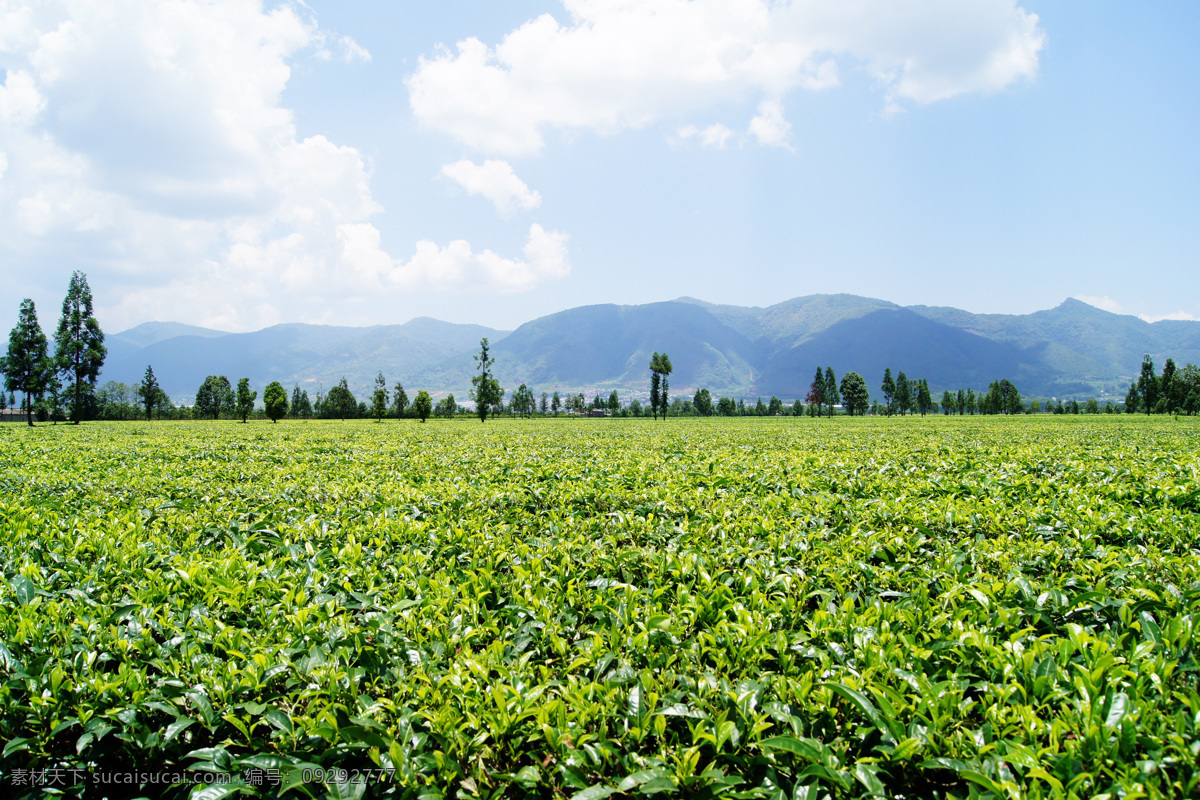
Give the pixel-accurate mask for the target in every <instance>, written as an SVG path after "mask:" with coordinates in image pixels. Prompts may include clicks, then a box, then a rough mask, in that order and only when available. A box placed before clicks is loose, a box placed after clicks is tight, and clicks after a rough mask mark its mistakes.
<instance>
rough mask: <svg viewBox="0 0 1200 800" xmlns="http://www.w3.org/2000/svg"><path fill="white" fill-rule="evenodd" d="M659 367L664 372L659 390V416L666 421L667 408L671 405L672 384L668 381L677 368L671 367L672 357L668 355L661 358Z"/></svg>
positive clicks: (664, 354)
mask: <svg viewBox="0 0 1200 800" xmlns="http://www.w3.org/2000/svg"><path fill="white" fill-rule="evenodd" d="M658 366H659V370H660V371H661V372H662V386H661V387H660V388H659V391H660V392H661V394H660V395H659V398H658V403H659V406H658V408H659V415H660V416H661V417H662V418H663V419H666V418H667V408H668V406H670V405H671V392H670V389H671V384H670V381H669V380H668V377H669V376H670V375H671V373H672V372H674V371H675V368H674V367H673V366H671V357H670V356H668V355H667V354H666V353H663V354H662V357H661V358H660V360H659V362H658Z"/></svg>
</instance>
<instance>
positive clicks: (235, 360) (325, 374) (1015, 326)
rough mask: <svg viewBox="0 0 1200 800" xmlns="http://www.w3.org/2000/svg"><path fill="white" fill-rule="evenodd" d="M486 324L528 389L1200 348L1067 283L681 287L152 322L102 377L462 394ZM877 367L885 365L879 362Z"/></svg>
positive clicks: (1045, 367)
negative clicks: (243, 320)
mask: <svg viewBox="0 0 1200 800" xmlns="http://www.w3.org/2000/svg"><path fill="white" fill-rule="evenodd" d="M484 336H486V337H488V338H489V340H490V341H491V343H492V353H493V355H494V356H495V357H496V366H495V371H496V374H497V376H498V378H499V379H500V381H501V384H502V385H503V386H504V387H505V388H507V389H509V390H510V391H511V390H512V389H515V388H516V387H517V385H518V384H520V383H525V384H527V385H529V386H530V387H531V388H532V389H534V390H535V391H536V392H538V393H540V392H542V391H548V392H551V391H560V392H564V391H566V392H577V391H583V392H585V394H588V395H589V396H590V394H592V393H596V392H599V393H603V394H607V393H608V392H609V391H611V390H612V389H617V390H618V391H619V392H620V393H621V394H622V395H623V396H625V397H626V398H629V397H637V396H641V395H644V394H645V393H646V386H647V384H648V378H647V374H648V373H647V367H646V365H647V364H648V363H649V360H650V355H651V354H652V353H653V352H667V353H670V354H671V359H672V361H673V362H674V365H675V372H674V373H673V374H672V375H671V378H670V381H671V386H672V392H673V393H674V394H677V395H678V394H682V393H687V394H691V393H692V392H694V391H695V389H696V388H699V387H701V386H703V387H705V388H708V389H709V390H710V391H712V392H713V393H714V394H715V395H719V396H727V395H732V396H739V397H755V396H760V395H761V396H769V395H772V394H774V395H778V396H780V397H782V398H784V399H795V398H797V397H803V395H804V394H805V393H806V392H807V389H808V385H809V383H810V382H811V380H812V373H813V372H814V371H815V369H816V367H817V366H818V365H820V366H822V367H824V366H827V365H829V366H833V368H834V370H835V371H836V372H837V373H838V374H839V375H842V374H844V373H845V372H848V371H851V370H854V371H857V372H859V373H860V374H862V375H863V376H864V378H866V380H867V384H868V387H869V388H871V390H872V394H877V393H878V390H877V384H878V382H879V380H880V378H881V377H882V373H883V368H884V367H890V368H891V369H892V371H893V373H894V374H898V373H899V372H900V371H904V372H905V373H906V374H907V375H908V376H909V377H910V378H925V379H927V380H928V381H929V383H930V388H931V389H933V390H934V391H935V393H940V391H941V390H942V389H947V388H948V389H957V388H966V387H972V388H976V389H984V388H986V386H987V384H988V383H990V382H991V381H992V380H996V379H999V378H1009V379H1010V380H1013V381H1014V382H1015V383H1016V384H1017V386H1018V387H1019V388H1020V389H1021V391H1022V392H1023V393H1025V394H1027V395H1036V396H1046V395H1057V396H1092V395H1097V396H1106V395H1107V396H1123V395H1124V392H1125V389H1126V388H1127V386H1128V382H1129V380H1130V378H1131V376H1132V375H1134V374H1135V373H1136V372H1137V370H1138V367H1139V366H1140V364H1141V358H1142V354H1143V353H1150V354H1151V356H1152V357H1153V358H1154V359H1155V362H1156V363H1158V364H1159V365H1160V366H1161V362H1162V361H1163V359H1164V358H1165V357H1168V356H1169V357H1174V358H1175V360H1176V362H1177V363H1178V364H1179V365H1180V366H1182V365H1183V364H1184V363H1187V362H1194V363H1195V362H1200V323H1197V322H1189V321H1177V320H1162V321H1159V322H1154V323H1150V322H1146V321H1144V320H1141V319H1139V318H1137V317H1132V316H1126V315H1119V314H1113V313H1112V312H1108V311H1105V310H1103V309H1099V308H1096V307H1094V306H1091V305H1088V304H1087V303H1084V302H1082V301H1080V300H1077V299H1074V298H1068V299H1067V300H1064V301H1063V302H1062V303H1060V304H1059V305H1058V306H1056V307H1054V308H1052V309H1045V310H1042V311H1035V312H1032V313H1030V314H976V313H973V312H969V311H965V310H962V309H957V308H953V307H949V306H925V305H912V306H901V305H898V304H896V303H892V302H890V301H887V300H882V299H879V298H872V297H862V296H858V295H853V294H845V293H843V294H813V295H804V296H801V297H794V298H790V299H787V300H783V301H781V302H779V303H775V304H772V305H769V306H736V305H729V304H718V303H710V302H707V301H704V300H699V299H697V298H694V297H680V298H677V299H675V300H667V301H661V302H655V303H643V304H634V305H619V304H613V303H604V304H593V305H585V306H577V307H574V308H569V309H564V310H562V311H557V312H554V313H552V314H547V315H544V316H541V317H538V318H536V319H533V320H530V321H529V322H526V323H524V324H522V325H520V326H518V327H517V328H516V329H514V330H512V331H503V330H497V329H494V328H488V327H486V326H482V325H472V324H462V323H450V322H444V321H441V320H437V319H434V318H432V317H417V318H414V319H411V320H409V321H408V322H405V323H403V324H399V325H372V326H364V327H353V326H335V325H313V324H308V323H282V324H279V325H274V326H270V327H268V328H264V329H262V330H259V331H252V332H247V333H229V332H224V331H215V330H213V329H209V328H202V327H198V326H190V325H184V324H182V323H170V322H165V323H164V322H154V323H143V324H142V325H139V326H136V327H134V328H131V329H129V330H127V331H121V332H119V333H117V334H114V335H112V336H111V337H109V342H110V356H109V361H108V363H107V364H106V365H105V368H104V371H103V374H102V376H101V380H102V381H104V380H120V381H123V382H126V383H134V382H136V381H138V380H140V378H141V375H142V373H143V372H144V370H145V366H146V365H147V364H153V365H154V367H155V373H156V374H157V375H158V377H159V381H160V383H161V384H162V385H163V388H164V390H165V391H167V393H168V394H170V395H171V396H172V397H173V398H175V399H177V400H185V401H187V400H190V398H191V395H192V394H193V393H194V391H195V388H196V387H198V386H199V385H200V383H202V382H203V380H204V377H205V376H206V375H208V374H224V375H227V376H228V377H229V378H230V379H231V380H236V379H237V378H240V377H243V376H245V377H249V378H250V379H251V383H252V385H254V386H255V387H258V388H259V389H260V391H261V387H263V386H265V384H266V383H267V382H269V381H272V380H279V381H280V382H282V383H284V384H285V385H286V386H288V387H289V388H290V387H291V386H292V385H299V386H301V387H303V388H305V389H308V390H309V392H310V395H311V394H314V393H315V392H316V391H320V390H322V389H324V390H328V388H329V387H330V386H332V385H333V384H334V383H336V382H337V381H338V380H339V379H340V378H341V377H342V376H345V377H346V378H347V381H348V383H349V385H350V388H351V390H352V391H353V392H354V393H355V395H356V396H358V397H359V398H360V399H362V398H364V397H365V396H366V394H367V393H368V392H369V390H370V389H371V388H372V386H373V383H374V377H375V375H376V374H377V373H378V372H380V371H382V372H383V374H384V376H385V378H386V379H387V381H388V387H389V389H390V388H391V387H392V386H394V385H395V383H396V382H397V381H401V382H403V384H404V385H405V387H406V389H408V390H409V394H410V396H412V395H413V394H415V390H416V389H420V388H424V389H427V390H429V391H430V392H431V393H433V394H435V396H440V395H444V394H446V393H451V392H452V393H454V394H455V395H456V396H457V397H458V399H459V400H465V399H466V394H467V392H468V390H469V387H470V378H471V375H472V374H473V373H474V370H475V363H474V359H473V355H474V354H475V353H476V352H477V351H478V344H479V339H480V338H482V337H484ZM877 373H878V374H877Z"/></svg>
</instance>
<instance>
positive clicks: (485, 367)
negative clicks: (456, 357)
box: [471, 336, 504, 422]
mask: <svg viewBox="0 0 1200 800" xmlns="http://www.w3.org/2000/svg"><path fill="white" fill-rule="evenodd" d="M474 358H475V363H476V364H477V365H478V366H479V374H478V375H476V376H474V377H473V378H471V387H472V388H471V399H472V400H474V401H475V413H476V414H477V415H478V416H479V421H480V422H486V421H487V417H488V413H489V412H490V411H492V410H493V409H494V408H496V407H497V406H499V405H500V404H501V403H502V402H503V401H504V390H503V389H501V388H500V382H499V381H498V380H496V376H495V375H493V374H492V373H491V372H490V371H489V370H491V368H492V365H493V364H495V363H496V359H494V358H492V357H491V356H490V355H489V348H488V340H487V337H486V336H485V337H483V338H482V339H480V340H479V355H477V356H475V357H474Z"/></svg>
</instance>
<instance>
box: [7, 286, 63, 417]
mask: <svg viewBox="0 0 1200 800" xmlns="http://www.w3.org/2000/svg"><path fill="white" fill-rule="evenodd" d="M0 371H3V372H4V388H6V389H8V390H9V391H10V392H22V393H24V395H25V414H26V420H25V421H26V422H28V423H29V426H30V427H33V404H34V401H35V400H36V399H38V398H40V397H41V396H42V393H43V392H45V391H46V388H47V386H48V385H49V384H50V379H51V378H52V377H53V376H54V362H53V361H51V359H50V357H49V355H48V354H47V342H46V334H45V333H44V332H43V331H42V327H41V325H39V324H38V319H37V308H36V307H35V306H34V304H33V301H32V300H30V299H28V298H26V299H25V300H22V301H21V310H20V312H19V314H18V317H17V324H16V327H14V328H13V329H12V332H11V333H9V335H8V353H7V355H5V356H4V358H2V359H0Z"/></svg>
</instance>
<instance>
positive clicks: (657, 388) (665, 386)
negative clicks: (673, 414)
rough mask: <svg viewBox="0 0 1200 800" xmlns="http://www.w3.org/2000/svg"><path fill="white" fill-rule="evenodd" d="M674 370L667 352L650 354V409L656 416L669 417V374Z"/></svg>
mask: <svg viewBox="0 0 1200 800" xmlns="http://www.w3.org/2000/svg"><path fill="white" fill-rule="evenodd" d="M674 370H675V368H674V367H673V366H671V357H670V356H668V355H667V354H666V353H658V352H655V353H654V355H652V356H650V410H651V412H652V413H653V414H654V415H655V417H656V418H657V417H662V418H663V419H666V418H667V408H668V407H670V405H671V395H670V388H669V383H668V381H667V376H668V375H670V374H671V373H672V372H673V371H674Z"/></svg>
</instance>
